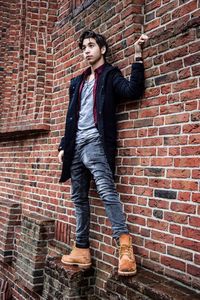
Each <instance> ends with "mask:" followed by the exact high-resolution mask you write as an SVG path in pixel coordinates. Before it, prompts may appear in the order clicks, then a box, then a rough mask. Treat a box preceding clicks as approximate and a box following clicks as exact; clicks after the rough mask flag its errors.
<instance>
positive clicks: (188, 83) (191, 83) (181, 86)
mask: <svg viewBox="0 0 200 300" xmlns="http://www.w3.org/2000/svg"><path fill="white" fill-rule="evenodd" d="M194 88H197V79H188V80H184V82H179V83H174V84H173V85H172V91H173V92H180V91H183V90H188V89H194Z"/></svg>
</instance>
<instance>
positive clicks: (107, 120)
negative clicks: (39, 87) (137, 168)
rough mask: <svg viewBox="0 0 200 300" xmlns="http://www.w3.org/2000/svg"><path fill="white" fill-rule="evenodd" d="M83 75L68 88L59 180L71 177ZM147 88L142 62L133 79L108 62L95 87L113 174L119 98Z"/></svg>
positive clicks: (137, 94)
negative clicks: (67, 105) (126, 77)
mask: <svg viewBox="0 0 200 300" xmlns="http://www.w3.org/2000/svg"><path fill="white" fill-rule="evenodd" d="M83 78H84V74H82V75H79V76H77V77H75V78H73V79H72V80H71V84H70V88H69V107H68V112H67V116H66V126H65V135H64V137H63V138H62V139H61V142H60V145H59V150H60V149H63V150H64V158H63V166H62V174H61V178H60V182H64V181H66V180H68V179H69V178H70V177H71V175H70V168H71V163H72V159H73V156H74V147H75V139H76V131H77V123H78V114H79V106H80V105H79V89H80V85H81V82H82V81H83ZM143 90H144V67H143V64H141V63H135V64H133V65H132V72H131V77H130V81H129V80H127V79H125V78H124V77H123V75H122V73H121V71H120V70H119V69H118V68H117V67H113V66H112V65H110V64H107V63H106V64H105V66H104V69H103V71H102V73H101V74H100V76H99V78H98V82H97V87H96V116H97V124H96V126H97V128H98V131H99V134H100V138H101V140H102V143H103V146H104V150H105V154H106V157H107V160H108V163H109V165H110V168H111V170H112V172H113V174H114V170H115V152H116V113H115V109H116V104H117V103H119V101H120V100H126V99H131V100H135V99H138V98H140V97H141V95H142V94H143Z"/></svg>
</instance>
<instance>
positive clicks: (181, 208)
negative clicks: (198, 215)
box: [170, 202, 196, 214]
mask: <svg viewBox="0 0 200 300" xmlns="http://www.w3.org/2000/svg"><path fill="white" fill-rule="evenodd" d="M170 208H171V210H172V211H177V212H184V213H191V214H195V212H196V207H195V205H192V204H186V203H184V204H181V203H179V202H176V203H175V202H173V203H171V206H170Z"/></svg>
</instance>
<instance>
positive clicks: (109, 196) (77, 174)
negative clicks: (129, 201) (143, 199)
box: [71, 137, 128, 248]
mask: <svg viewBox="0 0 200 300" xmlns="http://www.w3.org/2000/svg"><path fill="white" fill-rule="evenodd" d="M91 174H92V175H93V178H94V181H95V184H96V187H97V191H98V194H99V196H100V198H101V199H102V200H103V203H104V206H105V210H106V215H107V217H108V218H109V220H110V222H111V225H112V231H113V237H114V238H115V239H118V238H119V236H120V235H121V234H122V233H128V229H127V225H126V223H125V217H124V214H123V211H122V205H121V203H120V200H119V195H118V193H117V191H116V188H115V184H114V180H113V176H112V172H111V170H110V166H109V164H108V162H107V158H106V156H105V153H104V149H103V146H102V143H101V141H100V138H99V137H95V138H93V139H91V140H89V141H87V142H84V143H79V144H77V145H76V148H75V154H74V158H73V161H72V166H71V183H72V201H73V202H74V206H75V214H76V246H77V247H79V248H88V247H89V228H90V205H89V199H88V192H89V188H90V180H91Z"/></svg>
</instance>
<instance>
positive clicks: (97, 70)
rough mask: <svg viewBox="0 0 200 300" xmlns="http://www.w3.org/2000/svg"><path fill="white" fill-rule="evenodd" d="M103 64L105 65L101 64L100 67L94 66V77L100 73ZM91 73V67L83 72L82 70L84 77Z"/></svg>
mask: <svg viewBox="0 0 200 300" xmlns="http://www.w3.org/2000/svg"><path fill="white" fill-rule="evenodd" d="M104 66H105V63H104V64H103V65H101V66H100V67H98V68H96V69H95V70H94V73H95V77H96V76H99V75H100V74H101V72H102V71H103V69H104ZM90 74H91V67H89V68H87V69H86V70H85V71H84V72H83V75H84V78H86V77H87V76H88V75H90Z"/></svg>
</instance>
